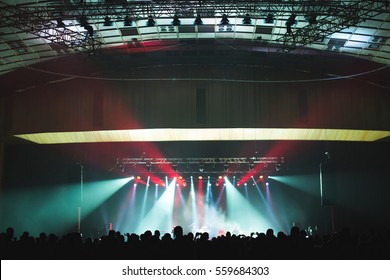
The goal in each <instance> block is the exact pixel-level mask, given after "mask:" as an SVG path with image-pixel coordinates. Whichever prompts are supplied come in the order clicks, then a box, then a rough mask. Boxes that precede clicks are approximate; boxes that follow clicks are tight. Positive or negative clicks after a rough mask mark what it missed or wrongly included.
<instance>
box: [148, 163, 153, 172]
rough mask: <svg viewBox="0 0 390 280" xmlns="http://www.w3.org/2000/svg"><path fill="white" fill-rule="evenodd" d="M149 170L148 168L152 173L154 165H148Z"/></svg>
mask: <svg viewBox="0 0 390 280" xmlns="http://www.w3.org/2000/svg"><path fill="white" fill-rule="evenodd" d="M147 168H148V172H152V165H151V164H150V165H148V166H147Z"/></svg>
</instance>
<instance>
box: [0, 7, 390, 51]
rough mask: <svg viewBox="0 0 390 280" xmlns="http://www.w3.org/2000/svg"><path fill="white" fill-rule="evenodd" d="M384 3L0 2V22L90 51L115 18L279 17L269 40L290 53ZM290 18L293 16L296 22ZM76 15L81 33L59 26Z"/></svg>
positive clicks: (153, 22)
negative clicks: (98, 26) (99, 28)
mask: <svg viewBox="0 0 390 280" xmlns="http://www.w3.org/2000/svg"><path fill="white" fill-rule="evenodd" d="M389 3H390V0H382V1H372V0H366V1H360V0H351V1H333V0H327V1H320V0H296V1H288V0H279V1H275V0H261V1H260V0H239V1H237V0H223V1H221V0H208V1H192V0H176V1H172V0H154V1H148V0H147V1H126V0H110V1H108V0H106V1H92V0H91V1H88V0H84V1H71V0H69V1H43V2H37V3H35V2H34V3H33V4H24V5H8V4H5V3H4V2H0V26H8V27H15V28H18V29H20V30H23V31H25V32H27V33H31V34H34V35H36V36H38V37H40V38H44V39H46V40H47V41H49V42H52V43H57V44H61V45H65V46H66V47H67V48H69V49H71V50H73V51H87V52H89V53H91V52H94V51H95V49H97V48H100V47H101V46H102V45H103V43H102V40H100V39H99V38H98V36H95V33H94V30H93V26H94V25H96V24H99V23H101V24H103V25H104V26H108V27H110V26H112V25H113V24H114V23H115V22H119V21H121V22H125V23H124V27H125V28H137V27H133V23H134V22H136V21H138V20H141V19H144V20H148V24H149V25H150V26H158V21H159V19H160V18H170V19H172V25H174V26H176V27H177V26H178V25H180V24H181V21H180V19H181V18H193V19H194V23H193V24H192V25H201V24H203V21H204V20H203V21H202V20H199V19H205V18H217V19H219V21H218V22H220V21H221V20H222V22H224V23H227V22H229V18H239V19H240V21H239V22H241V23H242V24H243V25H246V26H248V25H251V24H259V22H262V23H266V24H271V25H272V24H275V22H276V21H283V22H284V23H285V24H283V25H281V26H279V27H280V28H279V29H280V30H281V31H280V32H277V33H274V34H273V35H274V36H272V39H270V40H269V43H273V44H276V45H279V46H280V48H281V49H282V50H286V51H291V50H293V49H295V48H296V47H300V46H306V45H310V44H312V43H314V42H316V41H318V40H321V39H322V38H324V37H326V36H329V35H331V34H333V33H335V32H338V31H340V30H342V29H345V28H348V27H350V26H355V25H357V24H358V23H360V22H363V21H365V20H367V19H370V18H372V17H375V16H377V15H379V14H381V13H387V12H388V11H389V6H390V5H389ZM292 16H293V17H294V18H297V19H298V18H299V24H297V22H298V20H292ZM81 18H84V19H85V22H86V25H85V27H84V29H85V30H87V31H86V32H85V31H83V33H81V32H78V31H75V30H74V29H72V28H70V27H69V26H67V25H66V24H64V21H65V20H72V21H78V22H79V23H78V24H80V25H81V24H82V23H81V21H80V19H81ZM197 19H198V20H197ZM196 20H197V21H196ZM255 20H256V22H257V23H255ZM229 24H230V22H229ZM197 30H198V29H197ZM86 35H88V36H86Z"/></svg>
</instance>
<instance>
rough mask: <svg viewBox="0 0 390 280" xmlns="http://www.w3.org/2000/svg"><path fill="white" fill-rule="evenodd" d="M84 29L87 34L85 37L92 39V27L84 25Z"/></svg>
mask: <svg viewBox="0 0 390 280" xmlns="http://www.w3.org/2000/svg"><path fill="white" fill-rule="evenodd" d="M84 29H85V30H87V31H88V34H87V35H88V36H89V37H93V27H92V26H90V25H86V26H84Z"/></svg>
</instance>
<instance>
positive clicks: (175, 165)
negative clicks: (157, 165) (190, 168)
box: [172, 164, 177, 172]
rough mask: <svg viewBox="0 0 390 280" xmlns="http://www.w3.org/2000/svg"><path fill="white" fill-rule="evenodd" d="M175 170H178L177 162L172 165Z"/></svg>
mask: <svg viewBox="0 0 390 280" xmlns="http://www.w3.org/2000/svg"><path fill="white" fill-rule="evenodd" d="M172 169H173V171H175V172H177V164H174V165H172Z"/></svg>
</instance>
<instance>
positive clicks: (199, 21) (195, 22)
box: [194, 14, 203, 25]
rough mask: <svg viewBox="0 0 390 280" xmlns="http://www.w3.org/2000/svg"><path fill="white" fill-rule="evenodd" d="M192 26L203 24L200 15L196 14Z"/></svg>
mask: <svg viewBox="0 0 390 280" xmlns="http://www.w3.org/2000/svg"><path fill="white" fill-rule="evenodd" d="M194 24H195V25H201V24H203V21H202V18H201V16H200V14H197V16H196V18H195V21H194Z"/></svg>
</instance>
